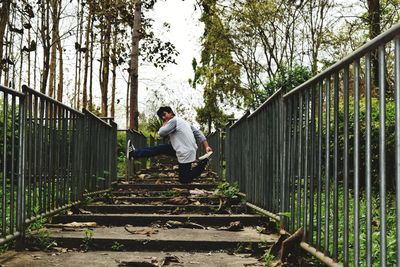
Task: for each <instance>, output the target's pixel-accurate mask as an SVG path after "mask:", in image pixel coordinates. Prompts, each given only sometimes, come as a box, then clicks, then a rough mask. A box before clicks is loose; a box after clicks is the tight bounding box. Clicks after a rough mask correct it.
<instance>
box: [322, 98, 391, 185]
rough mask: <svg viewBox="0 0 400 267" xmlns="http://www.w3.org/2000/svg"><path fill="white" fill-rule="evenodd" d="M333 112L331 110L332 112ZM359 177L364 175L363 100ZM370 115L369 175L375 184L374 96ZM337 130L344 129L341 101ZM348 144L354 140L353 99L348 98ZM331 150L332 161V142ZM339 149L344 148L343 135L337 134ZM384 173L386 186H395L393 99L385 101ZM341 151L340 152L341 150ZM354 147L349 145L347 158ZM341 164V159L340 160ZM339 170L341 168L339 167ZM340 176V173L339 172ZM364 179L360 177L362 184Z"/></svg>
mask: <svg viewBox="0 0 400 267" xmlns="http://www.w3.org/2000/svg"><path fill="white" fill-rule="evenodd" d="M332 113H333V112H332ZM359 114H360V136H359V141H360V154H359V157H360V177H365V164H366V160H365V152H364V151H365V149H366V142H365V140H366V112H365V101H360V113H359ZM371 117H372V123H371V124H372V125H371V146H370V149H371V175H372V179H373V183H375V185H376V184H377V183H378V182H379V180H378V172H379V130H380V126H379V100H378V99H376V98H372V100H371ZM339 118H340V119H339V125H338V126H339V132H340V133H342V132H343V131H344V119H343V118H344V107H343V104H342V103H341V104H340V106H339ZM331 122H332V125H331V129H333V117H332V119H331ZM348 131H349V144H353V142H354V101H353V99H352V98H350V107H349V128H348ZM331 145H332V147H331V148H330V150H331V160H332V161H333V153H332V151H333V142H332V144H331ZM338 145H339V151H343V149H344V135H342V134H340V135H339V144H338ZM385 149H386V174H387V183H388V188H395V187H394V186H395V180H394V178H395V158H396V157H395V104H394V102H393V101H387V103H386V143H385ZM341 153H342V152H341ZM353 154H354V147H353V146H352V145H350V146H349V159H352V158H353ZM340 164H342V161H340ZM349 167H350V170H353V161H352V160H349ZM339 170H342V168H340V167H339ZM339 176H340V177H341V173H339ZM364 181H365V179H360V182H361V185H363V184H364Z"/></svg>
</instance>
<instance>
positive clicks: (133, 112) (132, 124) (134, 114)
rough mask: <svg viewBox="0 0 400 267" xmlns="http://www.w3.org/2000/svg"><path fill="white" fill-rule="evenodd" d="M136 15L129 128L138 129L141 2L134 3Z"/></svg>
mask: <svg viewBox="0 0 400 267" xmlns="http://www.w3.org/2000/svg"><path fill="white" fill-rule="evenodd" d="M134 6H135V13H134V19H133V27H132V28H133V29H132V54H131V67H130V72H131V75H130V76H131V92H130V105H129V106H130V112H129V128H130V129H138V71H139V42H140V37H141V36H140V29H141V8H142V2H141V0H135V1H134Z"/></svg>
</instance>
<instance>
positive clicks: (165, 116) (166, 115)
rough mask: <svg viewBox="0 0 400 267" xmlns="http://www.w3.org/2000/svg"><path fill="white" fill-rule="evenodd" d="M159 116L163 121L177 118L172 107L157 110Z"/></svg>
mask: <svg viewBox="0 0 400 267" xmlns="http://www.w3.org/2000/svg"><path fill="white" fill-rule="evenodd" d="M157 116H158V117H159V118H160V119H161V120H162V121H169V120H170V119H172V118H173V117H174V116H175V113H174V112H173V111H172V109H171V107H160V108H159V109H158V110H157Z"/></svg>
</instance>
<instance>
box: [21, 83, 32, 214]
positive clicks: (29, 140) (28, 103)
mask: <svg viewBox="0 0 400 267" xmlns="http://www.w3.org/2000/svg"><path fill="white" fill-rule="evenodd" d="M24 92H25V99H26V100H25V102H24V103H26V108H25V112H26V114H27V120H26V126H27V127H26V140H27V141H26V144H27V147H26V151H27V153H26V164H25V166H26V169H27V170H26V173H27V175H28V181H27V182H28V185H27V187H28V189H27V194H28V195H27V202H28V204H27V210H26V212H27V216H28V218H30V217H31V216H32V208H33V207H32V193H33V190H32V183H33V179H32V167H33V159H34V152H33V151H34V150H33V146H32V145H33V138H34V134H33V117H32V108H33V103H32V94H30V93H28V92H27V91H24ZM21 105H23V104H21ZM26 109H27V110H26ZM22 115H23V114H22ZM22 118H23V116H22ZM20 127H21V125H20ZM22 130H23V129H22ZM20 141H22V140H20ZM22 190H25V188H23V189H22Z"/></svg>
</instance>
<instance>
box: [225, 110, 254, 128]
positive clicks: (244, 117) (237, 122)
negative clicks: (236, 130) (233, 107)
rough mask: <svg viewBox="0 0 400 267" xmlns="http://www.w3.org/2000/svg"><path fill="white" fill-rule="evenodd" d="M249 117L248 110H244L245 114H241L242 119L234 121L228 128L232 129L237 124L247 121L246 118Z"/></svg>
mask: <svg viewBox="0 0 400 267" xmlns="http://www.w3.org/2000/svg"><path fill="white" fill-rule="evenodd" d="M249 115H250V110H246V112H245V113H244V114H243V116H242V117H240V118H239V119H238V120H237V121H235V122H234V123H233V124H232V125H231V126H229V128H233V127H235V126H236V125H238V124H239V123H241V122H242V121H243V120H245V119H247V117H248V116H249Z"/></svg>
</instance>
